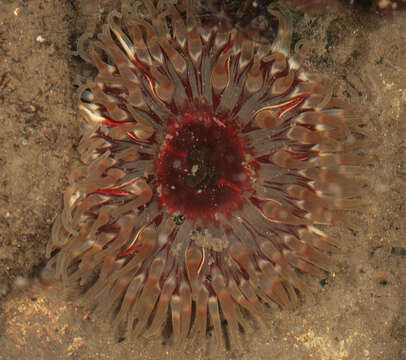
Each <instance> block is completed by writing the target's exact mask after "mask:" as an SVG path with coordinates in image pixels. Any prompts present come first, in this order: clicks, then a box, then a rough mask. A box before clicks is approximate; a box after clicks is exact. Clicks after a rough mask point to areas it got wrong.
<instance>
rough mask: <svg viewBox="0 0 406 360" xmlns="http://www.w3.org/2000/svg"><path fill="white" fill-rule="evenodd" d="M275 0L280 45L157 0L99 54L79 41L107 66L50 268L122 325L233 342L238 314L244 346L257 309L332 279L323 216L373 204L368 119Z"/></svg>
mask: <svg viewBox="0 0 406 360" xmlns="http://www.w3.org/2000/svg"><path fill="white" fill-rule="evenodd" d="M181 12H182V13H185V14H186V15H185V16H182V15H181ZM268 12H269V14H270V15H271V16H273V17H275V18H277V19H278V22H279V30H278V34H277V35H276V36H275V40H274V42H273V43H272V44H267V43H266V42H264V41H258V42H257V41H253V40H252V39H250V38H247V37H246V36H245V35H244V34H242V33H240V32H238V31H236V30H235V29H233V28H232V27H231V26H230V24H227V22H224V23H220V24H217V25H215V26H213V25H204V24H201V22H200V20H199V16H198V13H199V9H198V8H197V6H195V5H193V3H192V2H190V1H185V2H179V3H178V5H177V7H175V6H174V5H173V4H169V3H167V2H165V1H158V2H154V1H152V0H144V1H142V2H137V5H136V11H135V15H134V14H133V15H132V16H131V17H129V18H128V19H127V21H125V22H123V21H122V16H121V14H119V13H118V12H113V13H111V14H110V15H109V17H108V19H107V20H108V21H107V24H106V25H105V26H104V28H103V32H102V33H101V34H100V35H99V40H100V41H93V42H91V45H90V47H89V52H88V53H86V52H85V51H84V43H85V40H87V37H86V36H85V35H84V36H83V37H82V38H81V41H80V42H79V53H80V54H81V55H82V57H83V58H84V59H85V60H87V61H89V62H91V63H92V64H94V65H95V66H96V67H97V69H98V75H97V76H96V78H95V80H94V81H89V82H88V84H87V85H86V87H85V88H84V89H83V92H82V95H81V104H80V107H79V108H80V110H81V112H82V113H83V114H84V116H85V117H86V119H87V120H88V121H89V124H90V125H89V128H88V129H87V130H86V132H85V133H84V135H83V137H82V140H81V143H80V144H79V147H78V150H79V152H80V154H81V160H82V163H83V165H82V166H81V167H79V168H78V169H76V170H75V171H74V172H73V173H72V176H71V185H70V187H69V188H68V189H67V191H66V193H65V197H64V210H63V213H62V214H61V215H60V216H58V218H57V219H56V221H55V224H54V226H53V230H52V236H51V240H50V242H49V244H48V248H47V253H48V255H50V254H51V252H52V251H53V250H55V249H60V250H59V252H58V253H57V254H56V255H55V256H54V257H53V258H52V259H51V260H50V263H49V267H51V268H52V269H53V270H54V271H55V272H56V276H57V277H60V278H61V279H62V280H63V283H64V284H65V286H67V287H68V288H74V289H76V290H78V291H79V292H80V293H81V294H82V298H83V300H84V301H87V302H89V303H90V304H92V305H93V306H94V307H95V308H96V311H97V312H99V313H103V314H104V313H107V314H110V315H111V316H112V317H113V319H114V321H113V325H114V327H115V328H116V329H117V330H118V331H119V332H123V333H124V334H125V336H141V335H142V336H145V337H152V336H155V335H157V334H162V333H163V332H164V331H165V329H167V328H170V329H171V334H172V335H173V339H174V341H175V343H177V344H183V343H184V342H185V341H186V339H187V338H188V337H191V338H194V339H198V338H199V337H200V338H205V337H206V334H207V332H208V331H209V330H208V329H209V328H212V329H213V332H214V335H215V339H216V342H217V343H222V342H223V327H222V323H223V321H224V320H225V322H226V323H227V327H226V331H225V333H226V337H225V339H226V341H230V342H231V343H232V344H237V343H238V339H239V336H240V334H241V331H240V330H241V329H246V328H249V327H250V322H248V321H247V317H250V318H252V319H253V320H254V322H257V323H259V324H262V323H263V322H264V317H266V316H265V315H266V314H268V312H267V306H273V305H272V304H274V303H276V304H278V305H279V306H281V307H285V308H288V309H292V308H294V307H295V306H296V305H297V302H298V296H297V292H298V291H299V292H301V293H306V294H308V293H309V291H308V288H307V286H306V284H305V283H304V282H303V281H302V279H301V277H300V273H301V272H305V273H309V274H312V275H314V276H323V274H324V271H328V270H329V269H330V268H331V264H332V261H331V259H330V257H329V256H328V255H329V254H330V253H334V252H336V251H337V249H338V243H337V241H335V240H334V239H331V238H330V237H328V235H327V234H326V233H325V232H324V231H323V229H322V228H323V227H326V226H329V225H333V224H335V223H336V222H338V221H341V219H342V212H343V210H350V209H357V207H358V206H359V205H360V201H359V199H358V198H357V196H358V194H359V187H358V186H357V185H355V184H354V181H353V180H352V179H351V176H352V174H353V172H352V171H353V170H352V169H354V168H356V167H359V166H362V165H363V164H365V161H367V159H365V157H363V156H360V155H358V154H357V153H355V152H354V150H355V149H357V148H358V146H360V144H359V142H358V141H356V139H355V137H354V135H353V133H352V131H351V130H350V129H351V126H352V124H354V125H355V124H356V123H357V120H356V118H355V117H354V116H353V115H352V113H351V112H349V111H348V108H347V106H346V105H345V103H343V102H342V101H340V100H338V99H336V98H334V97H332V96H331V92H330V91H329V89H328V87H326V86H325V84H324V80H323V78H322V77H320V76H317V75H309V74H306V73H304V72H303V71H302V70H301V69H300V67H299V65H298V63H297V62H296V61H295V60H293V59H291V58H289V57H288V56H287V54H288V53H289V48H290V38H291V25H290V21H289V16H288V14H286V13H285V11H284V10H283V9H277V8H275V6H269V7H268ZM168 23H170V27H169V25H168ZM199 335H200V336H199ZM227 339H228V340H227Z"/></svg>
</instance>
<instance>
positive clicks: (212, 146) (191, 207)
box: [156, 113, 249, 219]
mask: <svg viewBox="0 0 406 360" xmlns="http://www.w3.org/2000/svg"><path fill="white" fill-rule="evenodd" d="M165 139H166V140H165V143H164V144H163V146H162V148H161V151H160V153H159V156H158V160H157V167H156V173H157V185H158V188H159V189H160V196H159V198H160V202H161V205H162V206H165V207H167V208H168V209H169V211H170V212H172V213H174V212H177V213H181V214H182V215H183V216H185V218H189V219H196V218H201V219H214V218H215V214H216V213H219V212H221V213H223V214H226V215H227V214H228V213H229V212H230V211H232V210H235V209H238V208H240V207H241V205H242V203H243V192H244V191H246V190H247V189H248V187H249V176H248V170H247V168H246V165H245V163H246V162H245V159H246V156H247V152H246V151H245V149H244V145H243V143H242V140H241V139H240V138H239V137H238V135H237V132H236V130H235V129H234V127H233V126H231V125H230V124H227V123H226V122H225V121H224V119H219V118H216V117H213V116H211V115H210V114H208V113H198V114H193V113H188V114H186V115H184V116H183V117H182V119H181V120H180V121H178V122H175V123H174V124H172V125H171V126H169V127H168V129H167V132H166V134H165Z"/></svg>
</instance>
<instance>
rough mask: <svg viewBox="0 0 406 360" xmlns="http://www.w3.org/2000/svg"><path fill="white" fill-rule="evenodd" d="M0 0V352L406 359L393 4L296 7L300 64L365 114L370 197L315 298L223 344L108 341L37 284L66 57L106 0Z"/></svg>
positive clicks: (404, 30)
mask: <svg viewBox="0 0 406 360" xmlns="http://www.w3.org/2000/svg"><path fill="white" fill-rule="evenodd" d="M88 3H89V2H86V1H85V0H76V1H66V0H19V1H6V0H0V129H1V131H0V359H1V360H3V359H4V360H9V359H21V360H32V359H34V360H37V359H38V360H39V359H52V360H58V359H77V360H82V359H83V360H84V359H88V360H93V359H94V360H96V359H97V360H99V359H121V360H127V359H131V360H132V359H137V360H149V359H151V360H152V359H153V360H155V359H160V360H161V359H172V358H176V359H177V360H183V359H213V360H217V359H241V360H243V359H244V360H248V359H249V360H260V359H261V360H262V359H264V360H265V359H275V360H305V359H313V360H345V359H349V360H361V359H365V360H369V359H370V360H401V359H406V241H405V238H406V220H405V219H406V206H405V196H406V195H405V194H406V12H403V13H395V14H394V15H393V16H392V17H387V16H381V15H378V14H374V13H371V12H369V13H365V12H356V11H352V10H351V9H349V8H341V9H339V10H338V11H336V12H333V13H329V14H324V15H315V16H309V15H303V14H295V15H294V23H295V34H294V37H295V38H296V39H304V40H305V42H304V44H305V45H304V46H303V47H302V49H301V55H302V57H303V59H304V67H305V68H306V69H307V70H309V71H312V72H318V73H322V74H326V75H328V76H329V78H330V79H331V81H332V82H333V84H334V89H335V93H336V94H337V95H339V96H341V97H344V98H346V99H347V101H348V102H350V103H351V104H353V105H355V106H356V107H357V108H358V109H359V110H360V113H361V114H362V115H363V116H365V124H366V126H367V127H368V128H369V131H370V132H371V134H373V136H372V137H371V148H370V149H368V151H369V152H370V153H371V156H373V157H374V158H375V159H376V166H375V168H374V169H370V171H371V174H370V179H371V182H372V185H373V186H372V189H373V192H372V193H371V194H370V196H369V199H368V200H369V201H368V206H366V207H365V208H364V209H363V210H362V213H361V214H359V215H354V219H355V221H354V222H356V223H357V225H358V226H357V227H356V229H352V230H350V229H348V228H337V229H334V230H335V232H336V236H337V238H338V239H340V241H341V243H342V246H343V251H342V253H341V254H340V255H339V256H338V257H337V260H338V267H337V271H336V272H335V273H332V274H330V275H329V277H327V279H325V280H324V281H321V282H319V281H317V280H316V279H308V283H310V284H311V286H312V288H313V290H314V292H315V294H316V295H315V299H314V300H313V301H310V300H308V299H303V301H302V304H301V305H300V306H299V308H298V309H297V310H296V311H294V312H289V311H278V312H275V313H274V314H273V316H272V323H271V324H270V326H269V329H268V330H266V331H263V332H261V333H250V334H247V335H246V339H245V340H246V344H247V345H246V347H245V348H244V349H235V350H233V351H229V352H227V351H225V350H224V351H223V352H222V351H220V352H219V351H217V350H216V351H215V349H212V348H211V347H210V346H209V348H207V349H205V350H202V349H199V348H197V347H193V346H191V347H190V348H188V349H186V352H185V353H184V352H179V353H176V352H175V351H174V349H173V348H170V347H168V346H165V345H162V344H161V341H159V340H151V341H149V342H147V343H140V342H137V341H132V342H130V341H122V342H117V341H116V340H115V339H114V337H113V336H112V334H111V328H110V327H109V324H106V323H104V322H103V320H102V319H93V318H92V317H91V316H89V315H88V314H87V313H86V312H85V310H84V309H83V308H81V307H80V306H79V305H78V304H77V303H76V302H70V301H68V300H66V299H65V298H63V297H62V296H61V295H60V291H59V289H58V287H57V286H56V285H54V286H47V287H45V286H43V285H41V284H40V283H39V281H38V280H36V279H37V277H38V271H39V269H40V268H41V265H42V264H44V262H45V261H46V259H45V255H44V254H45V247H46V243H47V241H48V238H49V234H50V229H51V225H52V223H53V220H54V219H55V216H56V215H57V213H58V212H59V211H61V208H62V193H63V191H64V189H65V187H66V186H67V175H68V173H69V171H70V168H71V166H72V164H73V163H74V162H75V161H78V155H77V153H76V150H75V148H76V146H77V144H78V141H79V138H80V127H81V124H82V120H81V119H79V118H78V116H77V111H76V109H75V103H76V99H75V96H76V92H75V87H74V86H73V84H74V83H77V82H78V81H81V79H82V78H83V77H85V76H87V75H88V74H89V68H88V67H86V66H85V65H84V64H83V62H82V61H80V59H78V58H75V57H73V56H72V51H73V49H74V46H75V40H76V39H77V37H78V36H79V35H80V34H81V33H83V32H84V31H94V30H95V28H96V26H97V24H99V23H100V22H101V20H102V18H103V16H104V15H105V14H107V13H108V12H109V11H110V10H112V9H113V8H114V7H115V6H118V3H119V1H114V0H113V1H111V0H110V1H108V0H100V1H99V4H100V9H102V11H101V12H100V13H96V14H95V13H93V12H89V9H90V7H89V6H88Z"/></svg>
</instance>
